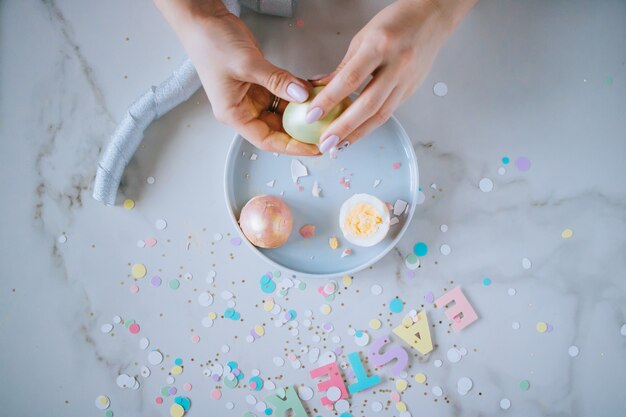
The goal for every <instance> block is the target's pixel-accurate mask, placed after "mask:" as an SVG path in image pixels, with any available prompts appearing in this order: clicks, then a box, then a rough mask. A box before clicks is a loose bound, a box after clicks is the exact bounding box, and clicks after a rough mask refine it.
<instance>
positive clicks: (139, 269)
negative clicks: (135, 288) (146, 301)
mask: <svg viewBox="0 0 626 417" xmlns="http://www.w3.org/2000/svg"><path fill="white" fill-rule="evenodd" d="M131 272H132V274H133V276H134V277H135V278H143V277H145V276H146V273H147V272H148V271H147V270H146V266H145V265H144V264H135V265H133V267H132V268H131Z"/></svg>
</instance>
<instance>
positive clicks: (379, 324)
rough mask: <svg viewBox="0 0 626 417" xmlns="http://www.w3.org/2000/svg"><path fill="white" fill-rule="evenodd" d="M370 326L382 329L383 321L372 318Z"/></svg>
mask: <svg viewBox="0 0 626 417" xmlns="http://www.w3.org/2000/svg"><path fill="white" fill-rule="evenodd" d="M369 324H370V328H372V329H374V330H378V329H380V326H381V325H382V323H381V322H380V320H378V319H372V320H370V323H369Z"/></svg>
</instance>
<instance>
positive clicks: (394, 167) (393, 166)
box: [391, 162, 402, 169]
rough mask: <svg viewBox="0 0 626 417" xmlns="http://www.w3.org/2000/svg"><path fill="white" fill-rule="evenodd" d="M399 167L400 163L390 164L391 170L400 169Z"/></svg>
mask: <svg viewBox="0 0 626 417" xmlns="http://www.w3.org/2000/svg"><path fill="white" fill-rule="evenodd" d="M401 166H402V164H401V163H400V162H394V163H393V164H391V168H392V169H400V167H401Z"/></svg>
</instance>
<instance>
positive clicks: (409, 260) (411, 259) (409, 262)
mask: <svg viewBox="0 0 626 417" xmlns="http://www.w3.org/2000/svg"><path fill="white" fill-rule="evenodd" d="M404 265H406V267H407V268H408V269H409V270H411V271H414V270H416V269H417V268H419V266H420V259H419V258H418V257H417V255H416V254H414V253H409V254H408V255H407V257H406V258H405V260H404Z"/></svg>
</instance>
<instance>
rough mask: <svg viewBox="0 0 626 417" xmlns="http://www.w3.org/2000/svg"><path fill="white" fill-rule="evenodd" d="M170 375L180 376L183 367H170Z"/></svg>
mask: <svg viewBox="0 0 626 417" xmlns="http://www.w3.org/2000/svg"><path fill="white" fill-rule="evenodd" d="M170 373H171V374H172V375H180V374H182V373H183V367H182V366H178V365H175V366H172V369H170Z"/></svg>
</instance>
